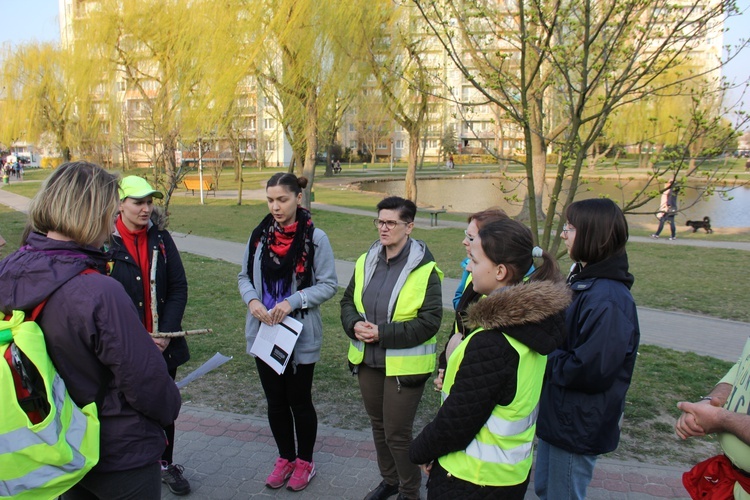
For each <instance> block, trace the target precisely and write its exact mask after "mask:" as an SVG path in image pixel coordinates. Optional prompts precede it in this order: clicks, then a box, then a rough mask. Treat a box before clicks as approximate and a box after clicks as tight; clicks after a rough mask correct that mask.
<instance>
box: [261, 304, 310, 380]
mask: <svg viewBox="0 0 750 500" xmlns="http://www.w3.org/2000/svg"><path fill="white" fill-rule="evenodd" d="M301 332H302V323H300V322H299V321H297V320H296V319H294V318H292V317H290V316H287V317H286V318H284V321H282V322H281V323H279V324H278V325H274V326H268V325H266V324H265V323H261V324H260V329H259V330H258V335H257V336H256V337H255V342H253V346H252V347H251V348H250V354H254V355H255V356H257V357H259V358H260V359H261V360H263V362H265V363H266V364H267V365H268V366H270V367H271V368H273V369H274V371H276V373H278V374H279V375H281V374H282V373H284V370H285V369H286V365H287V364H289V360H290V359H291V358H292V351H293V350H294V346H295V344H297V339H299V334H300V333H301Z"/></svg>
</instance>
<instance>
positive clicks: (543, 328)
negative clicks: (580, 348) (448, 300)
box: [468, 281, 572, 354]
mask: <svg viewBox="0 0 750 500" xmlns="http://www.w3.org/2000/svg"><path fill="white" fill-rule="evenodd" d="M571 300H572V292H571V291H570V289H569V288H568V287H567V286H566V285H565V283H563V282H559V283H554V282H551V281H531V282H529V283H525V284H518V285H512V286H508V287H505V288H502V289H500V290H498V291H496V292H494V293H492V294H490V295H488V296H487V297H485V298H483V299H480V300H479V301H478V302H477V303H476V304H474V305H473V306H471V307H470V308H469V310H468V323H469V325H471V327H472V328H476V327H481V328H483V329H485V330H499V331H501V332H502V333H505V334H506V335H510V336H511V337H513V338H515V339H517V340H519V341H521V342H523V343H524V344H526V345H527V346H529V347H530V348H532V349H534V350H535V351H537V352H538V353H540V354H549V353H550V352H552V351H554V350H555V349H556V348H557V347H558V346H559V345H560V344H561V343H562V341H563V340H564V339H565V324H564V323H565V309H566V308H567V307H568V305H569V304H570V302H571Z"/></svg>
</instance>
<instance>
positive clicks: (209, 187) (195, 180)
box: [182, 175, 216, 196]
mask: <svg viewBox="0 0 750 500" xmlns="http://www.w3.org/2000/svg"><path fill="white" fill-rule="evenodd" d="M182 184H183V185H184V186H185V189H187V190H188V191H192V192H193V196H195V190H196V189H197V190H199V191H200V189H201V178H200V176H198V175H187V176H185V178H184V179H183V180H182ZM203 191H205V192H207V193H210V192H211V191H213V192H214V196H216V188H215V187H214V178H213V177H212V176H210V175H204V176H203Z"/></svg>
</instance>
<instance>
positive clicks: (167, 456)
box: [161, 368, 177, 464]
mask: <svg viewBox="0 0 750 500" xmlns="http://www.w3.org/2000/svg"><path fill="white" fill-rule="evenodd" d="M169 376H170V377H172V380H174V379H175V377H177V368H172V369H171V370H169ZM164 434H166V436H167V447H166V448H165V449H164V453H162V454H161V459H162V460H164V461H165V462H167V463H168V464H171V463H172V455H173V454H174V422H172V423H171V424H170V425H168V426H166V427H164Z"/></svg>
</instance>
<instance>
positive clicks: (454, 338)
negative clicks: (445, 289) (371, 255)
mask: <svg viewBox="0 0 750 500" xmlns="http://www.w3.org/2000/svg"><path fill="white" fill-rule="evenodd" d="M507 218H508V214H506V213H505V212H504V211H503V210H501V209H499V208H489V209H487V210H482V211H481V212H476V213H474V214H471V215H470V216H469V218H468V221H467V222H468V223H469V225H468V226H467V227H466V229H465V230H464V239H463V241H462V242H461V244H462V245H463V246H464V248H465V249H466V259H464V260H463V261H462V262H461V267H462V268H463V269H464V272H463V274H462V275H461V282H460V283H459V284H458V288H457V289H456V293H455V295H454V297H453V308H454V309H455V310H456V319H455V320H454V321H453V333H451V335H450V337H449V338H448V342H447V343H446V345H445V349H444V350H443V352H441V353H440V355H439V356H438V374H437V377H435V379H434V380H433V381H432V383H433V384H434V386H435V390H436V391H440V390H441V389H442V388H443V377H445V366H446V363H447V358H448V356H449V353H450V352H453V349H455V348H456V345H458V343H459V342H461V341H462V340H463V339H464V338H466V335H468V334H469V333H470V332H467V331H466V325H465V321H466V310H467V309H468V308H469V306H470V305H472V304H473V303H475V302H476V301H477V300H479V299H480V298H481V297H482V294H480V293H477V292H475V291H474V285H473V284H472V283H471V273H469V271H467V270H466V267H467V266H468V265H469V262H470V261H471V249H470V247H469V244H470V243H471V242H472V241H474V238H476V237H477V234H478V233H479V230H480V229H481V228H482V226H484V225H485V224H487V223H489V222H492V221H493V220H500V219H507Z"/></svg>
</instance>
